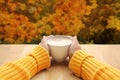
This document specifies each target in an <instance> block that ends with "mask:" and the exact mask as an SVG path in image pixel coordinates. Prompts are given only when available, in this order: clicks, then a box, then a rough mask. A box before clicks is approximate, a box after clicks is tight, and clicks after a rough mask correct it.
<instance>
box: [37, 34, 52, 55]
mask: <svg viewBox="0 0 120 80" xmlns="http://www.w3.org/2000/svg"><path fill="white" fill-rule="evenodd" d="M51 37H53V35H50V36H43V38H42V40H41V42H40V43H39V45H40V46H41V47H43V48H45V49H46V50H47V51H48V53H50V51H49V47H48V45H47V40H48V39H50V38H51Z"/></svg>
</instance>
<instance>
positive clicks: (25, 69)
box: [0, 46, 50, 80]
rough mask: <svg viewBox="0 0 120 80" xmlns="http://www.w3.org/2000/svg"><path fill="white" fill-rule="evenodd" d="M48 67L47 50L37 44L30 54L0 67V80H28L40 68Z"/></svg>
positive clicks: (48, 57)
mask: <svg viewBox="0 0 120 80" xmlns="http://www.w3.org/2000/svg"><path fill="white" fill-rule="evenodd" d="M48 67H50V56H49V54H48V52H47V51H46V50H45V49H44V48H42V47H40V46H37V47H36V48H35V49H34V50H33V51H32V52H31V53H30V54H28V55H27V56H25V57H24V58H21V59H19V60H17V61H13V62H9V63H7V64H5V65H3V66H1V67H0V80H30V78H31V77H32V76H33V75H35V74H36V73H37V72H39V71H40V70H42V69H46V68H48Z"/></svg>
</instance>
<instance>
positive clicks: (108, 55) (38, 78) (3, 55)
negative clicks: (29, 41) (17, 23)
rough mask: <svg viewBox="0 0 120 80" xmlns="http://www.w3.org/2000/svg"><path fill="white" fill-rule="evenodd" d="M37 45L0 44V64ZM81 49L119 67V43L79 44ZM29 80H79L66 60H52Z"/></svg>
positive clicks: (25, 52) (21, 55) (23, 53)
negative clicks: (44, 68) (49, 65)
mask: <svg viewBox="0 0 120 80" xmlns="http://www.w3.org/2000/svg"><path fill="white" fill-rule="evenodd" d="M35 46H37V45H0V65H2V64H5V63H6V62H9V61H14V60H17V59H19V58H21V57H23V56H25V55H26V54H28V53H29V52H30V51H31V50H32V49H33V48H34V47H35ZM81 47H82V49H83V50H85V51H86V52H87V53H89V54H91V55H93V56H94V57H95V58H97V59H98V60H99V61H101V62H103V63H107V64H110V65H111V66H114V67H116V68H118V69H120V58H119V57H120V45H81ZM31 80H80V79H79V78H77V77H76V76H74V75H73V74H72V72H71V71H70V70H69V69H68V62H67V61H65V62H64V63H61V64H57V63H55V62H52V65H51V67H50V68H49V69H47V70H43V71H41V72H39V73H38V74H36V75H35V76H34V77H33V78H32V79H31Z"/></svg>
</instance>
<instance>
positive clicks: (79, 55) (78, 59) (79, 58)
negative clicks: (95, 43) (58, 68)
mask: <svg viewBox="0 0 120 80" xmlns="http://www.w3.org/2000/svg"><path fill="white" fill-rule="evenodd" d="M85 53H86V52H84V51H83V50H79V51H76V52H75V53H74V54H73V56H72V58H71V60H70V62H69V68H70V70H71V71H72V72H73V73H74V74H75V75H76V76H77V77H81V68H82V64H83V63H84V61H85V60H86V59H87V58H89V57H93V56H90V55H88V54H85Z"/></svg>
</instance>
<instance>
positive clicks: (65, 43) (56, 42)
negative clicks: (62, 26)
mask: <svg viewBox="0 0 120 80" xmlns="http://www.w3.org/2000/svg"><path fill="white" fill-rule="evenodd" d="M71 43H72V40H71V39H70V38H69V37H67V36H63V35H56V36H54V37H52V38H50V39H49V40H48V41H47V44H48V46H49V49H50V53H51V56H52V57H53V59H54V60H55V61H56V62H63V61H64V60H65V59H66V57H67V56H68V50H69V47H70V45H71Z"/></svg>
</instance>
